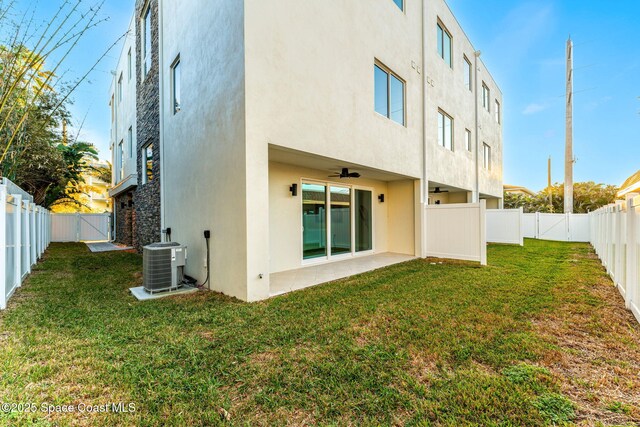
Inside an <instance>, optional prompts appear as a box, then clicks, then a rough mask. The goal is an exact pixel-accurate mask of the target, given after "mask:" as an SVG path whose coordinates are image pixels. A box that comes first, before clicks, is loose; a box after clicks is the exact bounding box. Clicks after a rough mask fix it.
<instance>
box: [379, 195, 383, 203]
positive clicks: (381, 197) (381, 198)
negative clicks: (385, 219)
mask: <svg viewBox="0 0 640 427" xmlns="http://www.w3.org/2000/svg"><path fill="white" fill-rule="evenodd" d="M378 200H379V201H380V203H384V194H379V195H378Z"/></svg>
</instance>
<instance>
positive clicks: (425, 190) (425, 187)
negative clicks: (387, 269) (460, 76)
mask: <svg viewBox="0 0 640 427" xmlns="http://www.w3.org/2000/svg"><path fill="white" fill-rule="evenodd" d="M421 3H422V35H421V41H422V90H421V94H422V200H421V202H422V203H420V218H421V220H422V233H421V234H422V236H420V237H421V244H420V247H421V250H422V254H421V255H422V257H424V256H426V254H427V247H426V246H427V244H426V240H427V239H426V233H427V229H426V227H427V219H426V215H427V209H426V205H427V203H429V181H428V180H427V84H426V83H427V82H426V73H427V70H426V68H425V63H426V59H425V58H426V43H425V39H424V36H425V33H424V28H425V25H426V22H427V16H426V8H425V6H424V5H425V2H424V1H423V2H421Z"/></svg>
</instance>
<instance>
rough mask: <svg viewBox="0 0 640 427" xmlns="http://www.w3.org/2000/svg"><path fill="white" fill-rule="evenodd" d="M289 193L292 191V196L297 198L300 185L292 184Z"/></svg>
mask: <svg viewBox="0 0 640 427" xmlns="http://www.w3.org/2000/svg"><path fill="white" fill-rule="evenodd" d="M289 191H291V195H292V196H293V197H296V196H297V195H298V184H291V187H289Z"/></svg>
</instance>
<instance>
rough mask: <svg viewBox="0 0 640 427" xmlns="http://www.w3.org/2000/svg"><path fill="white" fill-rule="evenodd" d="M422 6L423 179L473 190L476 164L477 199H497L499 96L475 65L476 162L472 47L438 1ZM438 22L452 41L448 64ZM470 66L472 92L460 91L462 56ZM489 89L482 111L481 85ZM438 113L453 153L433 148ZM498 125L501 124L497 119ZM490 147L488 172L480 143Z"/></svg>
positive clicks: (484, 71)
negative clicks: (447, 123)
mask: <svg viewBox="0 0 640 427" xmlns="http://www.w3.org/2000/svg"><path fill="white" fill-rule="evenodd" d="M424 3H425V5H426V14H425V16H426V18H425V43H426V49H425V50H426V56H425V61H426V70H427V72H426V77H427V86H426V88H427V90H426V104H427V107H426V110H427V114H426V117H427V134H426V140H427V141H426V157H427V168H426V170H427V172H426V174H427V179H428V180H429V181H434V182H437V183H440V184H445V185H449V186H453V187H456V188H461V189H465V190H467V191H473V192H475V191H476V159H477V161H478V162H479V163H478V164H479V178H480V180H479V182H480V194H485V195H491V196H494V197H499V198H502V127H501V125H499V124H498V123H496V121H495V118H494V101H495V100H496V99H497V100H498V102H499V103H500V106H501V108H502V110H503V111H504V104H503V102H502V93H501V92H500V89H499V88H498V86H497V84H496V83H495V81H494V80H493V78H492V77H491V75H490V74H489V72H488V71H487V69H486V68H485V66H484V64H483V62H482V60H481V59H478V61H477V66H478V67H477V68H478V72H477V83H478V93H477V96H478V125H479V129H478V144H479V151H478V153H479V157H478V158H476V123H475V102H476V101H475V98H474V97H475V79H476V75H475V72H473V68H474V66H475V64H476V60H475V55H474V52H475V51H476V49H475V48H474V47H473V45H472V44H471V42H470V41H469V39H468V38H467V36H466V35H465V33H464V30H463V29H462V28H461V27H460V25H459V23H458V21H457V20H456V18H455V16H453V14H452V13H451V10H450V9H449V7H448V6H447V4H446V3H445V2H444V1H442V0H438V1H428V2H424ZM438 22H440V23H441V24H442V25H443V26H444V28H446V30H448V32H449V33H450V34H451V36H452V63H453V66H452V67H450V66H449V64H447V63H445V61H444V60H443V59H442V58H441V57H440V56H439V54H438V48H437V24H438ZM465 56H466V57H467V59H468V60H469V61H470V63H471V66H472V83H473V84H472V90H471V91H470V90H469V89H468V88H467V87H466V86H465V81H464V77H465V72H466V68H465V62H464V57H465ZM483 81H484V82H485V83H486V85H487V86H488V87H489V89H490V92H491V93H490V95H491V99H490V103H491V112H490V113H489V112H487V111H486V110H483V109H482V82H483ZM438 109H442V110H443V111H445V112H446V113H447V114H449V115H450V116H451V117H452V118H453V119H454V120H453V132H454V136H453V150H449V149H447V148H444V147H442V146H440V145H439V144H438ZM502 121H503V120H502ZM466 129H468V130H470V131H471V151H469V150H467V149H466V147H465V130H466ZM483 142H486V143H487V144H488V145H490V146H491V148H492V150H491V151H492V153H491V154H492V159H491V160H492V162H491V163H492V168H491V170H489V171H486V170H484V169H483V168H482V144H483Z"/></svg>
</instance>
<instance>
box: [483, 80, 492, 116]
mask: <svg viewBox="0 0 640 427" xmlns="http://www.w3.org/2000/svg"><path fill="white" fill-rule="evenodd" d="M490 103H491V91H490V90H489V87H488V86H487V85H486V84H485V82H482V108H484V109H485V110H487V111H491V106H490Z"/></svg>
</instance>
